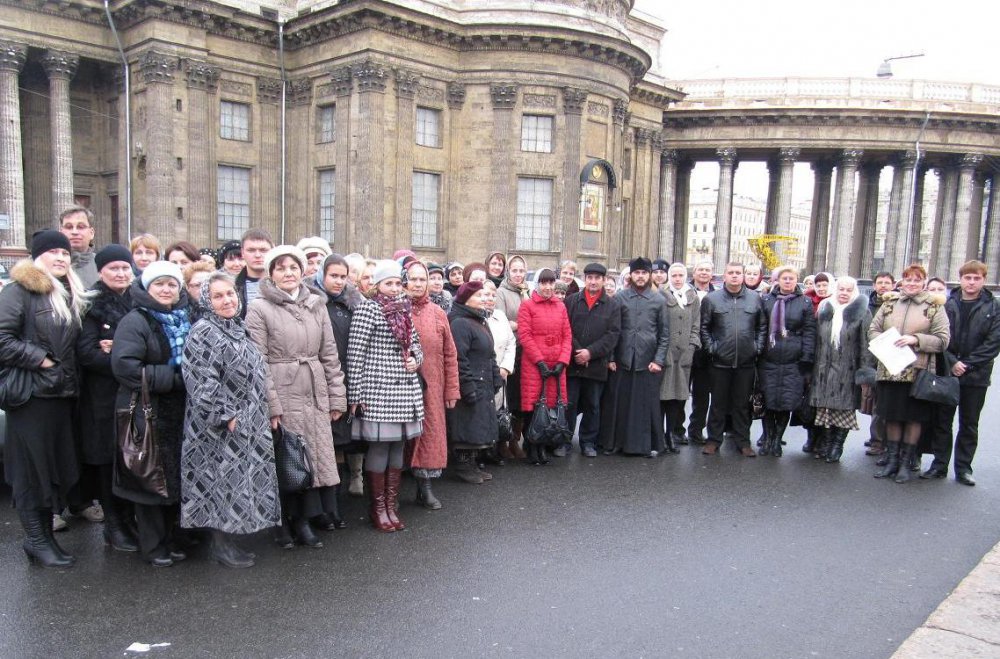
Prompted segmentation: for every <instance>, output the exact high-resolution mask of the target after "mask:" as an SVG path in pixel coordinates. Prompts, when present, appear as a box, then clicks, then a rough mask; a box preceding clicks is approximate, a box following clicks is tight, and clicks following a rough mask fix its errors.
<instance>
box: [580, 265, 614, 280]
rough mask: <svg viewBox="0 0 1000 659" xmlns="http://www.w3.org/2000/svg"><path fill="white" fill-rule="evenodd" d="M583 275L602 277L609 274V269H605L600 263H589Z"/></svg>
mask: <svg viewBox="0 0 1000 659" xmlns="http://www.w3.org/2000/svg"><path fill="white" fill-rule="evenodd" d="M583 274H585V275H601V276H602V277H604V276H606V275H607V274H608V269H607V268H605V267H604V266H603V265H601V264H600V263H588V264H587V267H585V268H584V269H583Z"/></svg>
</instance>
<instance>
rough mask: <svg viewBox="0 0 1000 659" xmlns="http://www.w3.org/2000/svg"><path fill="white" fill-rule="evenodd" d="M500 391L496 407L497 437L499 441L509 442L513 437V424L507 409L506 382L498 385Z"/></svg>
mask: <svg viewBox="0 0 1000 659" xmlns="http://www.w3.org/2000/svg"><path fill="white" fill-rule="evenodd" d="M500 391H501V392H502V393H503V396H502V397H501V403H500V407H499V408H497V426H498V427H499V431H500V432H499V435H498V439H499V440H500V441H501V442H509V441H510V440H511V439H513V438H514V424H513V419H512V418H511V414H510V410H509V409H507V383H506V382H504V383H503V386H502V387H500Z"/></svg>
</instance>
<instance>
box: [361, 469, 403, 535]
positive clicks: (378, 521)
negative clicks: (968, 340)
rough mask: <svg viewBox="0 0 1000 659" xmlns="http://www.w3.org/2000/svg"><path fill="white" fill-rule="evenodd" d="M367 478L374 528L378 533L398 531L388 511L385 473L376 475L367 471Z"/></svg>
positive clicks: (370, 515)
mask: <svg viewBox="0 0 1000 659" xmlns="http://www.w3.org/2000/svg"><path fill="white" fill-rule="evenodd" d="M365 476H367V478H368V482H367V483H366V487H367V489H368V503H369V508H368V517H369V518H370V519H371V521H372V526H374V527H375V530H376V531H381V532H382V533H391V532H392V531H395V530H396V527H395V526H393V524H392V522H390V521H389V515H388V512H387V511H386V505H385V473H384V472H383V473H379V474H376V473H375V472H372V471H366V472H365Z"/></svg>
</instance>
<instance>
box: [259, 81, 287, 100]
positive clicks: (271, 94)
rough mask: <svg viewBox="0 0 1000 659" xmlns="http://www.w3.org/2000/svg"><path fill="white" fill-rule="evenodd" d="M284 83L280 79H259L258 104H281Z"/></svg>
mask: <svg viewBox="0 0 1000 659" xmlns="http://www.w3.org/2000/svg"><path fill="white" fill-rule="evenodd" d="M282 86H283V83H282V81H281V79H280V78H268V77H265V76H258V77H257V102H258V103H280V102H281V88H282Z"/></svg>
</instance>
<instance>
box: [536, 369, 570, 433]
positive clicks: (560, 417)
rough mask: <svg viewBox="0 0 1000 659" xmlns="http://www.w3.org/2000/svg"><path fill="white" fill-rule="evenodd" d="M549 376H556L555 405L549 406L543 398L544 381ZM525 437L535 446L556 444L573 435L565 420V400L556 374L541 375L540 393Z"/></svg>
mask: <svg viewBox="0 0 1000 659" xmlns="http://www.w3.org/2000/svg"><path fill="white" fill-rule="evenodd" d="M549 377H555V378H556V405H555V407H549V406H548V402H547V401H546V399H545V381H546V380H547V379H548V378H549ZM524 436H525V439H527V440H528V442H530V443H531V444H535V445H537V446H556V445H559V444H562V443H563V442H565V441H567V440H568V439H570V438H572V437H573V433H572V431H571V430H570V428H569V423H568V422H567V421H566V401H565V399H563V397H562V388H561V383H560V381H559V376H558V375H549V376H545V377H542V389H541V394H540V395H539V396H538V402H536V403H535V408H534V410H532V413H531V422H530V423H529V424H528V429H527V430H526V431H525V434H524Z"/></svg>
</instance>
